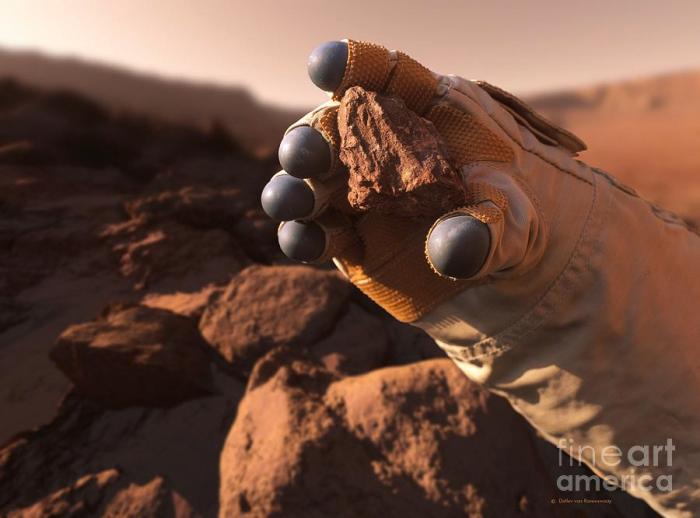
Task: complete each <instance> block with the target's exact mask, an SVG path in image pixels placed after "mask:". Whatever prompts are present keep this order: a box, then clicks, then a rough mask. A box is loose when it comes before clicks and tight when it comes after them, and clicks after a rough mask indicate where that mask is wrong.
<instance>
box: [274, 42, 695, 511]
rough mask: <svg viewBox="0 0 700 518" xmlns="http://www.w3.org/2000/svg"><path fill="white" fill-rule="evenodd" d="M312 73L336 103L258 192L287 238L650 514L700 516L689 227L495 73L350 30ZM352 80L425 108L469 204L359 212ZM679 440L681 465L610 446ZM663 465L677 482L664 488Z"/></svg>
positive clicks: (290, 136)
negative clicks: (411, 212)
mask: <svg viewBox="0 0 700 518" xmlns="http://www.w3.org/2000/svg"><path fill="white" fill-rule="evenodd" d="M309 73H310V76H311V79H312V81H313V82H314V83H315V84H316V85H317V86H319V87H320V88H321V89H323V90H326V91H329V92H331V93H332V95H333V100H332V101H330V102H329V103H326V104H324V105H322V106H320V107H319V108H318V109H316V110H314V111H312V112H311V113H309V114H308V115H306V116H305V117H304V118H302V120H300V121H299V122H297V123H296V124H294V125H293V126H292V127H291V128H290V129H289V130H288V131H287V133H286V135H285V137H284V139H283V141H282V144H281V146H280V162H281V164H282V166H283V168H284V169H285V171H286V172H281V173H278V175H276V176H275V177H273V179H272V180H271V181H270V183H269V184H268V186H267V187H266V188H265V190H264V192H263V195H262V203H263V207H264V208H265V210H266V212H267V213H268V214H269V215H270V216H272V217H273V218H276V219H280V220H285V221H286V222H284V223H282V224H281V225H280V229H279V241H280V246H281V248H282V250H283V251H284V252H285V253H286V254H287V255H288V256H290V257H292V258H296V259H299V260H303V261H322V260H326V259H329V258H333V260H334V262H335V263H336V264H337V266H338V267H339V268H340V269H341V270H342V271H343V272H345V274H346V275H347V276H348V278H349V279H350V280H351V281H352V282H353V283H354V284H355V285H356V286H357V287H358V288H359V289H360V290H362V291H363V292H364V293H365V294H367V295H368V296H369V297H371V298H372V299H373V300H375V301H376V302H377V303H378V304H379V305H381V306H382V307H384V308H385V309H386V310H387V311H388V312H390V313H391V314H392V315H394V316H395V317H396V318H397V319H399V320H402V321H404V322H410V323H412V324H414V325H417V326H420V327H422V328H423V329H425V330H426V331H427V332H428V333H429V334H430V335H431V336H432V337H433V338H434V339H435V340H436V342H437V343H438V345H440V346H441V347H442V348H443V349H444V350H445V351H446V352H447V354H448V355H449V356H450V357H451V358H452V359H453V360H454V361H455V362H456V363H457V365H458V366H459V367H460V368H461V369H462V370H463V371H464V372H465V373H466V374H467V375H468V376H469V377H470V378H472V379H473V380H475V381H477V382H480V383H483V384H484V385H485V386H486V387H487V388H489V389H490V390H492V391H494V392H496V393H498V394H501V395H503V396H505V397H507V398H508V399H509V400H510V402H511V403H512V404H513V406H514V407H515V408H516V410H518V411H519V412H520V413H522V414H523V415H524V416H525V417H526V418H527V419H528V420H529V421H530V422H531V423H532V424H533V425H534V426H535V427H537V428H538V429H539V430H540V432H541V433H542V434H543V436H544V437H546V438H547V439H548V440H550V441H551V442H553V443H555V444H557V445H558V446H560V447H564V448H566V449H567V450H568V451H569V452H570V453H571V454H572V455H573V456H574V457H580V458H581V459H582V460H584V461H585V462H586V463H587V464H588V465H589V466H590V467H591V468H592V469H593V470H594V471H596V472H598V473H599V474H612V475H613V476H614V477H617V478H616V479H613V482H615V481H616V482H617V483H618V484H619V485H623V486H624V487H625V489H627V490H628V491H629V492H631V493H632V494H634V495H635V496H638V497H640V498H643V499H644V500H646V501H647V502H648V503H649V504H650V505H652V507H654V509H656V510H657V511H659V512H661V513H662V514H664V515H666V516H691V515H692V514H691V513H693V511H695V512H698V513H700V487H699V486H700V482H698V481H699V480H700V454H698V453H697V452H698V451H700V398H699V397H698V396H697V394H698V393H700V374H699V373H700V352H698V349H697V345H698V344H700V325H698V320H697V317H696V315H695V310H694V309H693V308H694V302H697V301H698V300H700V275H698V269H697V268H698V267H697V265H698V264H700V239H698V236H697V235H696V234H694V233H692V232H691V231H689V230H688V228H687V227H686V226H685V225H684V224H683V223H682V222H681V221H680V220H679V219H678V218H676V217H675V216H673V215H672V214H670V213H668V212H666V211H663V210H661V209H659V208H658V207H655V206H654V205H652V204H650V203H648V202H646V201H645V200H643V199H641V198H640V197H638V196H637V195H636V193H635V192H634V191H633V190H631V189H629V188H627V187H625V186H623V185H621V184H619V183H618V182H617V181H616V180H614V178H612V177H611V176H609V175H607V174H605V173H603V172H602V171H599V170H597V169H595V168H591V167H589V166H587V165H586V164H583V163H582V162H580V161H578V160H576V159H575V156H576V154H577V153H578V152H579V151H581V150H583V149H585V146H584V144H583V143H582V142H581V141H580V140H579V139H578V138H576V137H575V136H574V135H572V134H570V133H569V132H567V131H565V130H563V129H561V128H558V127H556V126H554V125H553V124H551V123H549V122H548V121H546V120H545V119H544V118H542V117H541V116H539V115H538V114H537V113H535V112H534V111H532V110H531V109H530V108H529V107H528V106H527V105H525V104H524V103H523V102H521V101H520V100H518V99H517V98H515V97H514V96H512V95H510V94H508V93H507V92H504V91H502V90H500V89H498V88H496V87H494V86H491V85H489V84H487V83H484V82H473V81H468V80H465V79H462V78H460V77H456V76H442V75H439V74H435V73H433V72H431V71H429V70H428V69H426V68H424V67H423V66H421V65H420V64H419V63H417V62H416V61H414V60H412V59H411V58H410V57H408V56H407V55H405V54H403V53H401V52H395V51H388V50H386V49H384V48H383V47H380V46H377V45H373V44H368V43H362V42H355V41H347V42H334V43H329V44H325V45H322V46H321V47H319V48H318V49H317V50H316V51H314V53H313V54H312V55H311V57H310V59H309ZM353 86H361V87H362V88H364V89H365V90H368V91H376V92H381V93H384V94H388V95H392V96H397V97H399V98H401V99H403V100H404V102H405V104H406V106H407V107H408V108H410V109H411V110H413V111H414V112H416V113H417V114H419V115H421V116H422V117H424V118H425V119H427V120H429V121H431V122H432V124H433V125H434V126H435V128H436V129H437V131H438V132H439V133H440V135H441V136H442V139H443V141H444V144H445V147H446V148H447V151H448V157H449V160H450V162H451V165H452V166H453V167H454V168H455V169H456V170H457V171H459V173H460V174H461V178H462V180H463V184H464V190H465V198H464V199H465V203H464V204H463V205H462V206H460V207H456V208H455V209H454V210H449V211H448V212H447V213H446V214H443V215H442V216H440V217H438V218H437V219H435V218H428V217H416V218H405V217H403V218H402V217H396V216H388V215H385V214H378V213H373V212H361V213H358V214H353V213H352V211H351V210H349V205H348V203H347V172H346V171H345V169H344V167H343V165H342V163H341V162H340V161H339V153H341V152H343V151H344V150H342V149H340V146H341V139H340V137H339V134H338V126H337V118H338V101H339V100H340V99H341V98H342V96H343V94H344V93H345V92H346V90H347V89H348V88H350V87H353ZM362 144H363V143H362V142H360V143H359V144H358V143H356V145H360V146H362ZM368 152H371V150H370V151H368ZM669 438H670V439H672V441H673V443H674V448H675V457H674V463H673V465H672V466H668V465H664V464H663V463H662V464H661V465H659V464H658V463H657V464H656V465H641V466H640V465H639V464H637V463H635V462H634V461H633V460H630V459H629V458H624V457H623V458H622V459H619V461H618V462H616V463H610V462H608V461H609V460H610V457H609V456H608V457H607V458H606V457H605V456H603V455H602V452H603V451H604V450H605V449H606V448H609V447H612V446H614V447H617V448H619V449H620V450H621V451H622V452H623V455H624V454H625V453H626V452H627V451H629V450H630V449H631V448H633V447H634V446H648V447H649V448H651V447H652V446H654V445H664V444H667V440H668V439H669ZM630 473H632V475H633V476H636V478H634V477H633V479H632V480H631V481H629V480H628V481H627V482H625V481H624V480H622V479H623V477H624V476H626V474H630ZM667 475H672V478H673V488H672V490H670V491H669V490H667V488H663V487H659V484H656V482H657V481H658V480H659V477H664V476H667ZM647 477H648V478H647ZM650 481H652V482H650ZM654 484H656V485H654Z"/></svg>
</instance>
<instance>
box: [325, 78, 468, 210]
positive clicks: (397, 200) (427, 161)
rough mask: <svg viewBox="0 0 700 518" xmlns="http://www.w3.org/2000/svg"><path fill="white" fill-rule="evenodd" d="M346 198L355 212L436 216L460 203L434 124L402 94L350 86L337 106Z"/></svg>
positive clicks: (459, 189) (455, 175)
mask: <svg viewBox="0 0 700 518" xmlns="http://www.w3.org/2000/svg"><path fill="white" fill-rule="evenodd" d="M338 130H339V133H340V139H341V145H340V160H341V161H342V162H343V163H344V164H345V165H346V166H347V167H348V170H349V179H348V186H349V192H348V201H349V202H350V204H351V206H352V207H353V208H355V209H356V210H359V211H369V210H372V211H375V212H380V213H384V214H390V215H398V216H407V217H422V216H437V215H439V214H442V213H444V212H447V211H449V210H452V209H454V208H456V207H459V206H460V205H462V204H463V203H464V200H465V192H464V187H463V186H462V182H461V179H460V177H459V173H458V172H457V171H455V170H454V169H453V168H452V166H451V165H450V163H449V162H448V160H447V151H446V149H445V147H444V145H443V144H442V142H441V140H440V135H439V134H438V132H437V130H436V129H435V127H434V126H433V124H432V123H431V122H430V121H428V120H425V119H423V118H422V117H420V116H418V115H417V114H416V113H414V112H412V111H411V110H409V109H408V108H406V105H405V104H404V102H403V101H402V100H401V99H397V98H394V97H386V96H382V95H379V94H376V93H374V92H368V91H365V90H364V89H362V88H361V87H359V86H356V87H353V88H350V89H349V90H348V91H347V92H346V93H345V95H344V96H343V99H342V101H341V104H340V108H339V110H338Z"/></svg>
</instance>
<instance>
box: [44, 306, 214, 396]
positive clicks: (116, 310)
mask: <svg viewBox="0 0 700 518" xmlns="http://www.w3.org/2000/svg"><path fill="white" fill-rule="evenodd" d="M51 359H52V360H53V361H54V363H55V364H56V365H57V366H58V368H59V369H61V371H63V373H64V374H65V375H66V376H67V377H68V378H69V379H70V380H71V381H72V382H73V383H74V384H75V388H76V390H77V391H78V393H80V394H81V395H83V396H85V397H88V398H90V399H92V400H95V401H98V402H100V404H102V405H104V406H106V407H109V408H122V407H126V406H170V405H174V404H177V403H180V402H181V401H183V400H185V399H188V398H193V397H198V396H203V395H206V394H208V393H210V392H211V388H210V387H211V386H210V367H209V364H210V356H209V354H208V352H207V349H206V344H205V343H204V341H203V340H202V338H201V336H200V335H199V332H198V330H197V326H196V324H195V323H194V322H193V321H192V320H190V319H188V318H186V317H183V316H180V315H176V314H174V313H171V312H170V311H166V310H162V309H155V308H148V307H145V306H132V307H128V306H127V307H120V306H116V307H113V308H111V309H109V310H108V311H107V313H106V314H105V315H104V316H103V317H101V318H100V319H98V320H96V321H94V322H88V323H85V324H78V325H74V326H71V327H69V328H68V329H67V330H66V331H64V332H63V334H61V336H60V337H59V339H58V342H57V343H56V345H55V347H54V348H53V349H52V350H51Z"/></svg>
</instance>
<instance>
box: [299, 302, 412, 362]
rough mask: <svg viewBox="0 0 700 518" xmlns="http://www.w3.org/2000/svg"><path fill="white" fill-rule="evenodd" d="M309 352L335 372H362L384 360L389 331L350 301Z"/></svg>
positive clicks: (386, 355) (387, 351)
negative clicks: (327, 333) (330, 327)
mask: <svg viewBox="0 0 700 518" xmlns="http://www.w3.org/2000/svg"><path fill="white" fill-rule="evenodd" d="M407 345H408V344H407ZM310 352H311V355H312V357H314V358H317V359H319V360H320V361H321V363H322V364H323V365H324V366H325V367H326V368H327V369H328V370H330V371H331V372H333V373H335V374H338V375H345V376H347V375H351V376H352V375H356V374H362V373H365V372H369V371H371V370H373V369H378V368H379V367H383V366H385V365H386V364H387V360H388V358H389V333H388V332H387V330H386V327H385V322H384V321H383V319H381V318H379V317H376V316H374V315H370V314H369V313H367V312H366V311H364V310H363V309H361V308H359V307H358V306H356V305H355V304H350V305H348V309H347V311H346V312H345V313H344V314H343V316H342V317H341V318H340V320H338V322H337V323H336V325H335V327H334V328H333V332H332V333H331V334H330V335H328V336H327V337H326V338H324V339H323V340H321V341H320V342H318V343H316V344H314V345H313V346H311V348H310Z"/></svg>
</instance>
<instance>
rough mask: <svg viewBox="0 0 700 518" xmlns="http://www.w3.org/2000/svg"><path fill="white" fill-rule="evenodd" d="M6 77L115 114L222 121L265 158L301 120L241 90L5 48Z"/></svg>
mask: <svg viewBox="0 0 700 518" xmlns="http://www.w3.org/2000/svg"><path fill="white" fill-rule="evenodd" d="M1 77H11V78H14V79H16V80H19V81H20V82H23V83H27V84H29V85H32V86H36V87H40V88H47V89H66V90H71V91H74V92H77V93H80V94H83V95H85V96H87V97H89V98H92V99H94V100H97V101H99V102H100V103H102V104H106V105H107V106H108V107H110V108H112V109H115V110H125V111H129V112H134V113H138V114H142V115H152V116H154V117H156V118H159V119H163V120H167V121H172V122H178V123H188V124H196V125H199V126H209V125H210V124H211V123H212V122H214V121H218V122H220V123H222V124H223V125H224V126H225V127H226V128H227V129H228V131H229V132H230V133H231V134H232V135H234V136H235V138H236V139H237V140H238V141H239V142H240V143H241V144H242V145H244V146H245V147H246V148H248V149H251V150H253V151H256V152H259V153H265V152H269V151H271V150H274V148H275V147H276V146H277V144H278V142H279V140H280V138H281V136H282V133H283V132H284V130H285V128H286V127H287V126H288V125H289V124H291V123H292V122H294V120H296V119H297V118H298V117H300V116H301V113H300V112H299V111H298V110H290V109H287V108H281V107H277V106H271V105H266V104H263V103H261V102H259V101H257V100H256V99H255V98H254V97H253V96H252V95H251V94H250V93H249V92H248V91H247V90H245V89H244V88H240V87H235V86H216V85H210V84H203V83H193V82H187V81H183V80H173V79H165V78H161V77H157V76H151V75H146V74H141V73H136V72H131V71H128V70H125V69H121V68H117V67H113V66H109V65H103V64H98V63H92V62H88V61H82V60H78V59H72V58H71V59H68V58H55V57H48V56H44V55H42V54H39V53H35V52H24V51H8V50H2V49H0V78H1ZM282 101H283V100H282Z"/></svg>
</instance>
